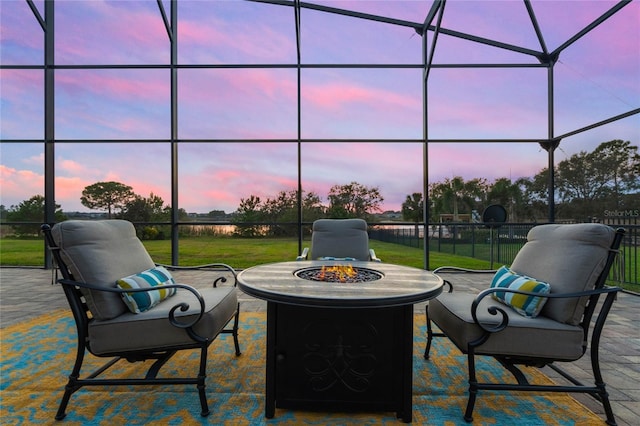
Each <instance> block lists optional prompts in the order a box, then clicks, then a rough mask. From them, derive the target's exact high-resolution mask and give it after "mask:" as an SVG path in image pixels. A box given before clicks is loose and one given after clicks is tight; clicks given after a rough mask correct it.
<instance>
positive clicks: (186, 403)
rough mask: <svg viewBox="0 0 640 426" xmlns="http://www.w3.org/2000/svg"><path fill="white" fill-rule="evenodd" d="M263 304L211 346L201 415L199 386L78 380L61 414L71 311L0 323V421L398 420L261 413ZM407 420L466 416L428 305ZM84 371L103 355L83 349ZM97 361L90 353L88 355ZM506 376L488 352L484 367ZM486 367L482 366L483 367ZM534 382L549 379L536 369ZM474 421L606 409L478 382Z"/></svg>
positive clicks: (446, 421) (176, 365)
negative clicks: (483, 388)
mask: <svg viewBox="0 0 640 426" xmlns="http://www.w3.org/2000/svg"><path fill="white" fill-rule="evenodd" d="M265 319H266V318H265V314H264V313H255V312H250V313H244V314H242V315H241V328H240V345H241V348H242V355H241V356H240V357H235V355H234V351H233V342H232V339H231V338H230V336H221V337H219V340H218V341H216V342H214V343H213V345H211V348H210V349H209V362H208V369H207V396H208V401H209V407H210V409H211V414H210V415H209V417H206V418H203V417H201V416H200V403H199V401H198V395H197V391H196V388H195V386H146V387H135V388H133V387H116V388H109V389H106V390H105V389H102V388H83V389H81V390H79V391H78V392H76V393H75V394H74V395H73V396H72V397H71V402H70V403H69V407H68V409H67V417H66V418H65V419H64V421H63V422H62V423H60V422H56V421H55V420H54V415H55V413H56V410H57V408H58V404H59V402H60V398H61V397H62V393H63V387H64V385H65V383H66V380H67V378H66V375H67V374H69V372H70V369H71V366H72V363H73V360H74V356H75V350H76V342H75V339H76V334H75V325H74V322H73V319H72V318H71V317H70V314H68V313H67V312H64V311H57V312H54V313H51V314H48V315H44V316H42V317H38V318H36V319H33V320H30V321H27V322H24V323H21V324H17V325H13V326H10V327H6V328H3V329H1V330H0V331H1V333H2V335H1V337H2V347H1V351H0V353H1V355H0V380H1V385H0V390H1V394H0V399H1V402H0V424H2V425H11V424H15V425H17V424H20V425H23V424H57V425H102V424H104V425H142V424H145V425H146V424H154V425H184V424H187V425H189V424H194V425H198V424H215V425H269V424H274V425H275V424H277V425H281V424H285V425H300V424H306V425H321V424H332V425H359V426H362V425H382V424H384V425H387V424H393V425H399V424H402V423H401V422H400V421H399V420H397V419H396V418H395V413H391V412H389V413H386V412H382V413H316V412H305V411H290V410H281V409H277V410H276V415H275V418H273V419H270V420H267V419H265V418H264V359H265V352H264V343H265V342H264V340H265V329H266V326H265ZM414 336H415V344H414V385H413V395H414V396H413V422H414V424H416V425H427V424H428V425H464V424H466V423H465V422H464V421H463V419H462V415H463V411H464V408H465V406H466V401H467V382H466V380H467V376H466V373H467V368H466V357H465V356H463V355H461V354H460V352H459V351H458V350H457V349H455V347H454V346H453V345H452V344H451V343H450V342H449V341H448V339H438V340H437V341H436V342H435V345H434V347H433V348H432V358H431V360H430V361H427V360H424V359H423V358H422V351H423V350H424V336H425V325H424V315H416V317H415V325H414ZM88 358H89V359H88V360H89V361H91V363H89V362H87V363H86V364H87V366H89V367H90V368H89V369H87V370H86V371H87V372H90V371H92V370H91V368H97V367H98V366H100V365H102V363H103V362H104V360H103V359H100V360H96V358H94V357H92V356H90V355H89V356H88ZM94 360H95V361H96V362H93V361H94ZM197 364H198V353H197V351H188V352H185V353H184V354H182V355H176V356H175V357H174V358H173V359H172V360H171V361H169V363H167V364H166V365H165V366H164V367H163V370H161V373H160V374H161V375H162V376H166V377H170V376H171V375H172V374H174V373H175V372H177V371H178V370H181V369H185V368H189V369H192V371H195V369H196V368H197ZM119 365H121V366H120V367H116V368H117V369H119V370H114V374H115V373H124V374H132V375H133V374H135V373H139V372H140V371H143V370H140V369H139V368H138V367H136V366H135V364H129V363H126V362H124V363H120V364H119ZM487 370H488V371H489V372H490V373H489V374H493V375H499V376H500V377H502V379H503V380H512V379H511V378H510V377H509V376H510V375H509V374H508V373H505V372H503V369H502V368H501V367H499V366H498V364H497V363H494V362H493V361H492V360H486V363H485V365H484V368H483V371H487ZM483 374H484V373H483ZM530 377H531V378H532V381H533V382H536V383H544V382H547V381H548V379H547V378H546V377H545V376H543V375H542V374H540V373H539V372H537V371H535V370H533V371H531V375H530ZM474 424H475V425H489V424H491V425H511V424H518V425H596V424H597V425H599V424H604V422H603V421H602V419H600V418H599V417H598V416H596V415H595V414H593V413H592V412H590V411H589V410H588V409H587V408H585V407H584V406H583V405H581V404H579V403H578V402H576V401H575V400H574V399H573V398H571V397H570V396H568V395H566V394H548V395H547V396H543V395H540V394H526V395H523V394H513V393H498V392H493V393H489V392H481V393H480V395H479V397H478V401H477V403H476V409H475V411H474Z"/></svg>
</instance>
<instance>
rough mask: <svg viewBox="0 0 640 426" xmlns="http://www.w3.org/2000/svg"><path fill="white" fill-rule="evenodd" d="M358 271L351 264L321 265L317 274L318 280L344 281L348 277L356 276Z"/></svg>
mask: <svg viewBox="0 0 640 426" xmlns="http://www.w3.org/2000/svg"><path fill="white" fill-rule="evenodd" d="M357 273H358V272H357V271H356V269H355V268H354V267H353V266H351V265H334V266H323V267H322V269H321V270H320V273H319V274H318V279H319V280H320V281H325V280H327V281H329V280H336V281H340V282H346V281H347V279H348V278H351V277H354V276H356V274H357Z"/></svg>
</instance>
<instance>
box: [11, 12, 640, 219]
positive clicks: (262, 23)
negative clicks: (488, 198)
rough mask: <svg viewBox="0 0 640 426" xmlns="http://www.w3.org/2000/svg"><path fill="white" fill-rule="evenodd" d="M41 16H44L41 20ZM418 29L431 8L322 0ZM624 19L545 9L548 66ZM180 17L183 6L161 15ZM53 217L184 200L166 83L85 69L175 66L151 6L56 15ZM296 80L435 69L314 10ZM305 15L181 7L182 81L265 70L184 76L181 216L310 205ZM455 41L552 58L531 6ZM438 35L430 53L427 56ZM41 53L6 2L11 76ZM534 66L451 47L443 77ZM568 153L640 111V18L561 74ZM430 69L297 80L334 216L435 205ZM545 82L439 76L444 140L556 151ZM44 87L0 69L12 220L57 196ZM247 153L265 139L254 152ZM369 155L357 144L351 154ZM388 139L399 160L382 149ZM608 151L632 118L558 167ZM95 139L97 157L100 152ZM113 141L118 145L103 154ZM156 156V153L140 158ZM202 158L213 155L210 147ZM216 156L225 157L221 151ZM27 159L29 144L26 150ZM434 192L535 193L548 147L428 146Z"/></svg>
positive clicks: (416, 51) (313, 167)
mask: <svg viewBox="0 0 640 426" xmlns="http://www.w3.org/2000/svg"><path fill="white" fill-rule="evenodd" d="M34 3H35V4H36V6H37V7H38V9H39V11H40V13H41V14H42V15H43V16H44V1H43V0H36V1H34ZM309 3H316V4H321V5H326V6H331V7H337V8H341V9H347V10H354V11H358V12H365V13H370V14H374V15H380V16H388V17H392V18H395V19H399V20H404V21H409V22H415V23H422V22H423V21H424V19H425V17H426V15H427V13H428V11H429V9H430V7H431V4H432V0H416V1H396V0H387V1H380V0H378V1H366V0H362V1H309ZM616 3H617V2H616V1H607V0H596V1H572V0H532V1H531V4H532V7H533V10H534V12H535V15H536V19H537V21H538V23H539V25H540V27H541V30H542V35H543V37H544V42H545V43H546V46H547V48H548V49H549V50H550V51H552V50H554V49H556V48H557V47H558V46H560V45H561V44H562V43H564V42H565V41H566V40H567V39H569V38H570V37H572V36H573V35H575V34H576V33H578V32H579V31H580V30H581V29H583V28H584V27H585V26H587V25H588V24H590V23H591V22H592V21H594V20H595V19H596V18H598V17H599V16H600V15H602V14H603V13H604V12H606V11H607V10H608V9H610V8H611V7H613V6H614V5H615V4H616ZM163 4H164V6H165V10H166V11H167V13H169V11H170V2H169V1H168V0H164V2H163ZM55 19H56V21H55V29H56V31H55V40H56V48H55V62H56V64H57V65H64V66H67V67H63V68H61V69H57V70H56V72H55V79H56V82H55V88H56V95H55V113H56V117H55V136H56V139H59V140H61V141H60V142H59V143H57V145H56V149H55V173H56V189H55V193H56V203H57V204H60V205H62V208H63V210H64V211H75V210H79V211H87V209H86V208H85V207H83V206H82V205H81V204H80V196H81V192H82V190H83V188H84V187H86V186H87V185H91V184H93V183H95V182H98V181H108V180H115V181H119V182H122V183H125V184H127V185H130V186H131V187H133V189H134V191H135V192H136V193H137V194H139V195H142V196H145V197H146V196H148V195H149V194H150V193H152V192H153V193H154V194H156V195H159V196H161V197H162V198H163V199H164V200H165V202H167V203H168V202H169V201H170V200H171V193H170V182H171V176H170V149H171V147H170V144H169V143H168V142H163V143H157V142H156V143H151V142H153V141H167V140H169V139H170V138H171V122H170V117H171V115H170V113H171V111H170V85H169V82H170V71H169V70H168V69H166V68H164V69H162V68H156V69H153V68H138V69H133V68H126V67H125V68H117V69H74V68H73V66H79V65H141V64H152V65H168V64H169V63H170V62H169V61H170V44H169V39H168V35H167V31H166V29H165V27H164V24H163V21H162V16H161V14H160V12H159V9H158V6H157V4H156V1H151V0H145V1H129V0H118V1H105V0H80V1H70V0H57V1H56V18H55ZM300 23H301V58H302V59H301V60H302V64H400V65H411V64H420V63H421V62H422V53H421V49H422V37H421V36H420V35H418V34H417V33H416V32H415V31H414V30H413V29H412V28H408V27H401V26H395V25H390V24H386V23H378V22H371V21H365V20H360V19H355V18H350V17H346V16H340V15H336V14H328V13H322V12H319V11H314V10H309V9H304V8H303V9H302V11H301V16H300ZM294 24H295V21H294V14H293V8H292V7H286V6H278V5H269V4H264V3H255V2H247V1H241V0H198V1H190V0H180V1H179V2H178V62H179V64H185V65H194V64H195V65H212V64H215V65H218V64H227V65H247V64H251V65H271V67H269V68H248V69H238V68H217V69H206V68H181V69H179V70H178V138H179V139H180V140H191V141H190V142H181V143H180V144H179V148H178V150H179V154H178V158H179V185H180V198H179V207H180V208H183V209H185V210H187V211H188V212H208V211H210V210H224V211H226V212H228V213H230V212H233V211H234V210H235V209H236V208H237V207H238V204H239V203H240V199H241V198H247V197H249V196H250V195H258V196H260V197H262V198H263V199H264V198H268V197H274V196H276V195H277V193H278V192H279V191H282V190H287V191H288V190H293V189H295V188H296V187H297V144H296V143H294V142H291V141H295V140H296V139H297V138H298V127H297V126H298V117H297V114H298V108H297V96H298V95H297V90H298V87H297V84H298V83H297V71H296V69H295V68H294V67H290V65H295V64H296V61H297V57H296V55H297V54H296V37H295V25H294ZM442 27H443V28H446V29H449V30H456V31H460V32H465V33H469V34H472V35H474V36H478V37H483V38H487V39H491V40H496V41H500V42H503V43H507V44H510V45H516V46H519V47H523V48H527V49H532V50H537V51H540V50H541V47H540V43H539V42H538V39H537V37H536V34H535V31H534V28H533V27H532V25H531V23H530V21H529V18H528V15H527V11H526V8H525V6H524V4H523V2H522V1H520V0H503V1H484V0H478V1H461V0H449V1H448V2H447V3H446V7H445V11H444V18H443V21H442ZM432 36H433V35H432V33H429V35H428V42H429V45H430V43H431V38H432ZM43 52H44V36H43V31H42V28H41V27H40V25H39V23H38V21H37V20H36V19H35V17H34V15H33V13H32V11H31V10H30V8H29V6H28V4H27V2H26V1H25V0H0V64H1V65H3V66H9V65H11V66H25V67H28V66H33V65H36V66H37V65H42V62H43V57H44V53H43ZM491 63H500V64H505V63H509V64H536V63H537V61H536V59H535V58H533V57H532V56H528V55H521V54H519V53H514V52H511V51H508V50H504V49H498V48H493V47H488V46H482V45H477V44H475V43H472V42H470V41H465V40H461V39H457V38H453V37H449V36H446V35H442V34H441V35H440V36H439V38H438V45H437V48H436V51H435V56H434V64H491ZM554 73H555V74H554V76H555V82H554V92H555V102H554V107H555V114H554V122H555V126H554V129H553V132H554V135H555V136H558V135H562V134H565V133H568V132H572V131H574V130H576V129H580V128H582V127H585V126H588V125H590V124H592V123H595V122H598V121H601V120H606V119H608V118H610V117H613V116H615V115H618V114H623V113H626V112H628V111H631V110H633V109H636V108H639V107H640V1H637V0H636V1H633V2H631V3H630V4H629V5H627V6H625V7H624V8H623V9H622V10H621V11H620V12H619V13H617V14H616V15H614V16H613V17H612V18H610V19H609V20H607V21H606V22H605V23H604V24H603V25H601V26H600V27H598V28H597V29H596V30H595V31H593V32H592V33H590V34H588V35H587V36H585V37H583V38H581V39H580V40H578V41H577V42H575V43H574V44H572V45H571V46H569V47H568V48H567V49H566V50H565V51H563V52H562V53H561V55H560V58H559V61H558V62H557V63H556V65H555V71H554ZM422 74H423V71H422V70H421V69H419V68H410V67H404V68H370V69H363V68H343V69H338V68H322V67H314V68H303V69H302V74H301V98H300V102H301V110H300V137H301V138H302V139H313V140H324V139H335V140H336V142H304V143H303V144H302V175H301V176H302V184H303V189H304V190H305V191H313V192H316V193H317V194H319V195H320V196H321V197H322V198H323V199H325V200H326V195H327V193H328V190H329V188H330V187H331V186H333V185H342V184H347V183H349V182H352V181H357V182H359V183H361V184H364V185H367V186H378V187H379V188H380V190H381V193H382V195H383V197H384V199H385V202H384V206H383V208H384V209H385V210H400V207H401V204H402V202H403V201H404V200H405V198H406V196H407V195H408V194H411V193H413V192H420V191H421V189H422V168H423V167H422V155H423V154H422V152H423V151H422V150H423V148H422V144H421V143H419V142H417V140H419V139H421V138H422V137H423V123H422V114H423V99H422V91H423V88H422ZM546 83H547V69H546V68H542V67H538V68H508V69H498V68H487V67H485V68H479V69H478V68H457V69H442V68H435V69H432V70H431V73H430V77H429V83H428V93H429V95H428V114H429V123H428V127H429V133H428V136H429V138H431V139H445V140H452V141H454V140H456V139H483V140H491V139H496V140H501V139H510V138H513V139H538V138H539V139H546V138H547V137H548V126H547V117H548V111H547V88H546ZM43 91H44V80H43V71H42V70H41V69H28V68H23V69H19V68H2V69H0V139H1V140H2V141H6V142H3V143H2V146H1V147H0V204H3V205H4V206H5V207H7V208H8V207H10V206H12V205H17V204H18V203H20V202H21V201H23V200H26V199H28V198H30V197H31V196H33V195H36V194H40V195H43V194H44V188H43V185H44V163H43V159H44V151H43V143H42V140H43V137H44V118H43V116H44V114H43V111H44V105H43V99H44V95H43ZM238 139H250V140H254V139H255V140H261V141H258V142H254V143H240V142H233V140H238ZM350 139H357V140H358V141H362V142H344V140H350ZM380 139H393V140H398V141H399V142H396V143H380V142H369V141H371V140H374V141H375V140H380ZM613 139H622V140H628V141H630V142H631V143H632V144H633V145H635V146H638V144H639V143H640V115H638V114H636V115H633V116H631V117H628V118H625V119H622V120H620V121H617V122H614V123H611V124H607V125H604V126H601V127H598V128H596V129H593V130H590V131H588V132H584V133H580V134H577V135H575V136H571V137H569V138H566V139H564V140H563V141H562V142H561V144H560V147H559V149H558V150H557V151H556V161H557V162H558V161H561V160H564V159H566V158H569V157H570V156H571V155H573V154H576V153H578V152H580V151H592V150H593V149H594V148H595V147H597V146H598V145H599V144H600V143H602V142H606V141H610V140H613ZM92 140H93V141H92ZM95 140H116V141H118V143H115V144H114V143H104V142H96V141H95ZM141 140H144V142H141ZM203 140H207V141H208V142H202V141H203ZM211 140H214V141H211ZM17 141H20V143H15V142H17ZM428 167H429V181H431V182H437V181H442V180H444V179H446V178H451V177H453V176H462V177H464V178H465V179H471V178H476V177H481V178H486V179H488V180H489V181H490V182H492V181H493V180H495V179H497V178H500V177H507V178H511V179H513V180H515V179H518V178H520V177H532V176H534V175H535V174H537V173H538V172H539V171H540V170H542V169H543V168H545V167H547V153H546V151H544V150H543V149H542V148H540V146H539V145H538V144H537V143H522V142H521V143H509V144H506V143H499V142H494V143H431V144H430V145H429V166H428Z"/></svg>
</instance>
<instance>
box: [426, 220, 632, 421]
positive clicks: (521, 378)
mask: <svg viewBox="0 0 640 426" xmlns="http://www.w3.org/2000/svg"><path fill="white" fill-rule="evenodd" d="M624 233H625V231H624V229H617V230H616V232H615V236H614V239H613V242H612V244H611V247H610V249H609V252H608V255H607V259H606V262H605V266H604V269H603V270H602V272H601V273H600V275H599V276H598V278H597V280H596V284H595V287H594V289H593V290H588V291H582V292H574V293H551V294H547V295H540V294H536V293H530V292H524V291H518V290H512V289H507V288H488V289H486V290H483V291H482V292H480V293H479V294H478V295H477V296H476V298H475V300H474V301H473V303H472V305H471V306H470V309H471V315H472V317H473V319H474V322H475V324H476V325H477V326H478V327H480V328H481V329H482V335H481V336H480V337H479V338H477V339H476V340H473V341H471V342H468V346H467V348H466V350H464V349H462V348H461V350H462V351H463V353H465V354H466V355H467V364H468V370H469V399H468V401H467V407H466V410H465V413H464V419H465V421H467V422H472V421H473V409H474V406H475V402H476V398H477V395H478V391H480V390H489V391H524V392H566V393H586V394H588V395H590V396H592V397H593V398H594V399H596V400H597V401H599V402H600V403H601V404H602V405H603V408H604V411H605V415H606V417H607V420H606V423H607V424H608V425H616V421H615V416H614V414H613V409H612V408H611V403H610V401H609V394H608V393H607V390H606V385H605V382H604V380H603V377H602V371H601V369H600V362H599V345H600V337H601V335H602V330H603V328H604V324H605V322H606V319H607V316H608V314H609V311H610V310H611V307H612V305H613V302H614V301H615V299H616V296H617V293H618V292H619V291H621V290H622V289H621V288H620V287H608V286H606V280H607V277H608V275H609V271H610V270H611V268H612V266H613V264H614V260H615V257H616V255H617V254H618V252H619V247H620V244H621V242H622V238H623V236H624ZM443 272H453V273H465V272H471V273H492V272H495V271H489V270H470V269H464V268H456V267H441V268H437V269H435V270H434V273H436V274H437V273H443ZM445 284H446V285H447V286H448V287H449V289H448V292H449V293H452V291H453V285H452V283H451V282H450V281H448V280H445ZM498 291H500V292H503V291H504V292H509V293H518V294H524V295H530V296H537V297H548V298H580V297H586V298H588V300H587V304H586V306H585V309H584V312H583V314H582V319H581V322H580V324H579V326H580V327H581V328H582V330H583V336H584V337H583V345H582V354H583V355H584V353H586V351H587V349H589V350H590V358H591V369H592V374H593V380H594V384H593V385H586V384H584V383H582V382H581V381H580V380H578V379H577V378H575V377H574V376H572V375H571V374H570V373H569V372H567V371H566V370H564V369H562V368H561V367H559V366H558V365H556V364H554V362H563V360H558V359H549V358H536V357H513V356H505V355H500V354H495V355H489V356H492V357H493V358H495V359H496V360H497V361H498V362H499V363H500V364H501V365H502V366H503V367H504V368H505V369H507V370H508V371H509V372H510V373H511V374H512V375H513V377H514V378H515V379H516V381H517V384H509V383H489V382H479V381H478V378H477V375H476V364H475V359H476V355H477V354H476V348H478V347H479V346H480V345H482V344H483V343H485V342H486V341H487V340H488V339H490V338H491V336H492V335H493V334H494V333H499V332H500V331H502V330H504V329H505V328H507V327H508V325H509V318H508V315H507V313H506V312H505V311H504V310H503V309H502V308H499V307H495V306H494V307H490V308H489V313H490V314H492V315H496V316H498V320H499V323H498V324H496V325H491V326H489V325H487V324H483V323H481V322H480V321H479V320H478V317H477V312H478V307H479V304H480V301H481V300H482V299H484V298H485V297H488V296H490V295H491V294H492V293H495V292H498ZM601 295H604V296H605V297H604V300H603V302H602V304H601V306H600V308H599V310H598V311H597V315H596V317H595V320H594V314H596V308H597V306H598V301H599V299H600V296H601ZM507 309H508V308H507ZM426 319H427V343H426V347H425V351H424V358H425V359H429V351H430V348H431V344H432V340H433V338H434V337H446V334H445V333H441V332H434V330H433V327H432V325H431V320H430V319H429V307H428V306H427V308H426ZM592 320H594V325H593V330H592V331H591V340H589V329H590V325H591V322H592ZM478 355H479V356H487V355H486V354H478ZM519 365H523V366H528V367H537V368H542V367H545V366H548V367H549V368H551V369H553V370H554V371H556V372H557V373H558V374H560V375H561V376H562V377H564V378H565V379H566V380H567V381H569V382H570V383H571V385H568V384H567V385H560V384H558V385H535V384H531V383H529V381H528V380H527V378H526V376H525V374H524V373H523V372H522V371H521V370H520V368H519V367H518V366H519Z"/></svg>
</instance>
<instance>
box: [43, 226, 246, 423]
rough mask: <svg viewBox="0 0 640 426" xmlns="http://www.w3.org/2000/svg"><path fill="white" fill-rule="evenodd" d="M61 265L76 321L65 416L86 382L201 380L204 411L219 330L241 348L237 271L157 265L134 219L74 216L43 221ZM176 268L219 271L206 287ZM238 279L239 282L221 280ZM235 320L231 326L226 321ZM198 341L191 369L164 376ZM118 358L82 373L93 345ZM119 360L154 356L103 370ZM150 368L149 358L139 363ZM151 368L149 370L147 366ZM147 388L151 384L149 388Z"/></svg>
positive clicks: (62, 281) (98, 351) (62, 409)
mask: <svg viewBox="0 0 640 426" xmlns="http://www.w3.org/2000/svg"><path fill="white" fill-rule="evenodd" d="M42 230H43V231H44V234H45V238H46V241H47V243H48V246H49V247H50V249H51V250H52V252H53V256H54V260H55V262H56V263H57V266H58V268H59V270H60V272H61V273H62V277H63V278H62V279H59V280H57V282H58V283H60V284H61V285H62V289H63V290H64V294H65V296H66V298H67V301H68V303H69V306H70V308H71V312H72V313H73V317H74V319H75V323H76V329H77V337H78V344H77V351H76V359H75V363H74V365H73V368H72V372H71V374H70V375H69V380H68V382H67V385H66V387H65V391H64V396H63V397H62V400H61V402H60V406H59V408H58V412H57V413H56V416H55V418H56V419H57V420H61V419H63V418H64V417H65V415H66V413H65V411H66V408H67V405H68V403H69V399H70V398H71V395H72V394H73V393H74V392H76V391H77V390H79V389H80V388H82V387H84V386H121V385H150V384H156V385H196V387H197V389H198V395H199V398H200V406H201V413H200V414H201V415H202V416H207V415H208V414H209V408H208V404H207V398H206V394H205V377H206V364H207V350H208V348H209V345H211V343H212V342H213V341H214V339H215V338H216V337H217V336H218V335H219V334H220V333H230V334H232V335H233V339H234V345H235V353H236V356H238V355H240V347H239V344H238V315H239V304H238V299H237V295H236V288H235V286H236V283H235V279H236V273H235V271H234V270H233V268H231V267H230V266H228V265H224V264H209V265H202V266H199V267H192V268H190V267H182V268H179V267H166V268H165V267H163V266H158V265H156V264H155V263H154V262H153V261H152V260H151V257H150V256H149V254H148V253H147V251H146V250H145V248H144V246H143V245H142V243H141V242H140V240H139V239H138V238H137V237H136V232H135V229H134V227H133V225H132V224H131V223H130V222H127V221H124V220H102V221H80V220H69V221H66V222H61V223H58V224H56V225H55V226H53V228H52V227H50V226H49V225H46V224H45V225H42ZM170 268H177V269H203V270H209V271H212V272H213V273H215V275H212V278H214V277H215V280H213V286H212V287H210V288H205V289H199V290H197V289H195V288H194V287H191V286H188V285H185V284H177V283H176V282H175V280H174V279H173V278H172V277H171V273H170V272H169V269H170ZM228 279H233V281H234V282H233V285H219V284H221V283H224V282H226V281H227V280H228ZM231 320H233V325H232V326H230V328H225V327H227V325H228V324H229V323H230V322H231ZM187 349H199V350H200V355H199V359H200V362H199V368H197V372H196V371H195V370H196V368H195V367H196V366H195V365H194V374H193V376H192V377H167V378H160V377H157V376H158V372H159V370H160V368H161V367H162V366H163V365H164V364H165V363H166V362H167V361H169V360H170V359H171V357H172V356H173V355H174V354H176V353H177V352H178V351H181V350H187ZM87 351H88V352H90V353H91V354H93V355H94V356H96V357H107V358H111V359H110V360H109V361H108V362H107V363H106V364H105V365H104V366H103V367H101V368H100V369H98V370H96V371H95V372H93V373H91V374H89V375H88V376H86V378H80V374H81V371H80V370H81V368H82V364H83V360H84V358H85V354H86V352H87ZM119 360H127V361H129V362H138V361H146V360H152V361H153V362H152V364H151V366H150V367H149V369H148V370H147V372H146V375H142V374H141V375H140V376H138V377H136V378H98V376H99V375H101V374H102V373H104V372H105V371H106V370H108V369H109V368H110V367H111V366H113V365H115V364H116V363H117V362H118V361H119ZM139 365H140V366H141V367H142V368H145V366H146V365H148V364H142V363H140V364H139ZM143 372H144V371H143ZM142 389H144V388H142Z"/></svg>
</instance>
